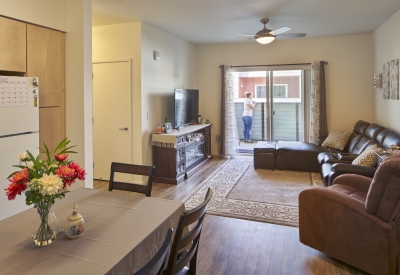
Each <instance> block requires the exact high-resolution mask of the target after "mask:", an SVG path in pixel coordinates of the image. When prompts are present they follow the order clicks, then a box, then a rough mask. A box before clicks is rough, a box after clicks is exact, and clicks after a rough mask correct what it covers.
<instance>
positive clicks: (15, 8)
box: [0, 0, 68, 31]
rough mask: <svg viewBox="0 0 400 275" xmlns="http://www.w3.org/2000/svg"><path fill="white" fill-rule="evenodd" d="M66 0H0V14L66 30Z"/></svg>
mask: <svg viewBox="0 0 400 275" xmlns="http://www.w3.org/2000/svg"><path fill="white" fill-rule="evenodd" d="M67 2H68V0H57V1H54V0H0V15H3V16H7V17H11V18H15V19H18V20H21V21H25V22H29V23H34V24H37V25H40V26H44V27H48V28H52V29H56V30H61V31H66V30H67Z"/></svg>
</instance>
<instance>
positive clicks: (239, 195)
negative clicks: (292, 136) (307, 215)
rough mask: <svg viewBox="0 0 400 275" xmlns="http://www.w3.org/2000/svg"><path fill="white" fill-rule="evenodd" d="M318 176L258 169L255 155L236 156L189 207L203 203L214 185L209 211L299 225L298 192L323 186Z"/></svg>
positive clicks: (188, 203) (187, 205)
mask: <svg viewBox="0 0 400 275" xmlns="http://www.w3.org/2000/svg"><path fill="white" fill-rule="evenodd" d="M318 175H319V174H317V175H314V176H312V174H311V173H308V172H295V171H281V170H266V169H254V167H253V157H251V156H240V157H235V158H233V159H230V160H228V161H227V162H226V163H225V164H224V165H223V166H221V167H220V169H218V170H217V171H216V172H214V173H213V174H212V175H211V176H209V177H208V178H207V179H206V180H205V181H203V182H202V183H201V184H200V188H199V189H198V190H197V191H196V192H195V194H193V195H192V196H191V197H190V198H189V199H188V200H187V201H186V203H185V206H186V209H187V210H189V209H192V208H194V207H196V206H197V205H199V204H200V203H201V202H203V200H204V197H205V194H206V192H207V189H208V187H212V188H213V191H214V193H213V197H212V199H211V201H210V204H209V205H208V209H207V213H208V214H213V215H220V216H227V217H233V218H239V219H247V220H253V221H262V222H267V223H275V224H282V225H289V226H298V223H299V221H298V207H297V206H298V195H299V193H300V192H301V191H302V190H304V189H305V188H308V187H310V186H313V185H314V186H320V185H319V184H321V182H320V179H319V180H318ZM314 177H315V180H314V181H313V180H312V179H313V178H314ZM319 178H320V176H319Z"/></svg>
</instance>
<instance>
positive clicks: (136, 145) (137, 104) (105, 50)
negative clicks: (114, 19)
mask: <svg viewBox="0 0 400 275" xmlns="http://www.w3.org/2000/svg"><path fill="white" fill-rule="evenodd" d="M141 24H142V23H140V22H131V23H124V24H115V25H107V26H98V27H93V32H92V43H93V53H92V54H93V61H96V62H97V61H104V60H120V59H128V58H130V59H131V60H132V126H131V128H132V129H141V128H142V120H141V117H142V112H141V110H142V106H141V81H140V79H141V58H140V35H141ZM132 143H133V146H132V162H133V163H137V164H141V163H142V134H141V131H132Z"/></svg>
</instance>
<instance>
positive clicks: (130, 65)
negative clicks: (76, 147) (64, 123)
mask: <svg viewBox="0 0 400 275" xmlns="http://www.w3.org/2000/svg"><path fill="white" fill-rule="evenodd" d="M120 62H128V64H129V66H128V67H129V70H128V73H127V74H128V78H129V91H130V95H131V102H130V104H129V106H130V110H129V111H130V116H131V125H129V127H130V128H131V131H130V132H129V133H130V136H131V137H130V139H131V152H130V154H131V160H130V161H131V162H132V159H133V142H132V141H133V135H132V133H133V118H132V106H133V93H132V58H118V59H99V60H92V83H93V79H94V75H93V65H95V64H102V63H120ZM93 86H94V85H92V106H93V108H94V102H93V99H94V95H93V93H94V90H93ZM93 108H92V124H93V122H94V118H93ZM92 131H93V126H92ZM92 139H93V140H92V142H93V141H94V134H93V133H92ZM93 144H94V142H93ZM93 150H94V148H93ZM110 165H111V164H110ZM93 170H94V159H93ZM135 180H136V177H134V181H135Z"/></svg>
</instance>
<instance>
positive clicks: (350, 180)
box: [332, 174, 372, 194]
mask: <svg viewBox="0 0 400 275" xmlns="http://www.w3.org/2000/svg"><path fill="white" fill-rule="evenodd" d="M371 182H372V179H371V178H368V177H365V176H361V175H355V174H344V175H340V176H338V177H337V178H335V180H334V181H333V183H332V185H335V184H342V185H347V186H350V187H353V188H355V189H357V190H359V191H361V192H363V193H365V194H367V193H368V190H369V187H370V185H371Z"/></svg>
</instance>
